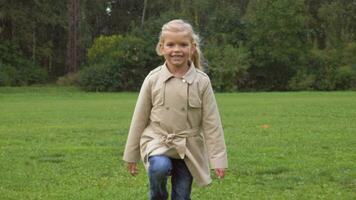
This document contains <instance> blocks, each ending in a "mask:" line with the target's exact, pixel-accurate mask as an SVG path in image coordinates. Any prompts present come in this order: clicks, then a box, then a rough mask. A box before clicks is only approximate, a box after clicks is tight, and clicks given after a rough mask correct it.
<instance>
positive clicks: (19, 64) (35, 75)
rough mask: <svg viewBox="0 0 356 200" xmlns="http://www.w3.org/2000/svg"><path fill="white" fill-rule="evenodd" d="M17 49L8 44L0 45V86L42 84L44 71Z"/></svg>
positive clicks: (44, 75)
mask: <svg viewBox="0 0 356 200" xmlns="http://www.w3.org/2000/svg"><path fill="white" fill-rule="evenodd" d="M18 52H19V51H18V47H17V46H15V45H13V44H12V43H10V42H6V41H5V42H3V43H1V44H0V86H23V85H31V84H38V83H44V82H46V81H47V80H48V74H47V72H46V70H44V69H42V68H41V67H40V66H38V65H37V64H35V63H33V62H31V61H30V60H27V59H26V58H24V56H22V55H21V54H19V53H18Z"/></svg>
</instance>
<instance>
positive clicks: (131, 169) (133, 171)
mask: <svg viewBox="0 0 356 200" xmlns="http://www.w3.org/2000/svg"><path fill="white" fill-rule="evenodd" d="M127 170H129V173H130V174H131V175H132V176H136V175H137V174H138V170H137V165H136V163H134V162H129V163H127Z"/></svg>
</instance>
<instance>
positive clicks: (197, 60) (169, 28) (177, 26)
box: [156, 19, 203, 69]
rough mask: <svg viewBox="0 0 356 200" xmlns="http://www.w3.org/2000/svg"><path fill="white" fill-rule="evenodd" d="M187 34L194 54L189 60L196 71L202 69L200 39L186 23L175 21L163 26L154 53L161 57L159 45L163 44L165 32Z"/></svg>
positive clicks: (179, 20)
mask: <svg viewBox="0 0 356 200" xmlns="http://www.w3.org/2000/svg"><path fill="white" fill-rule="evenodd" d="M183 31H185V32H187V33H188V34H189V35H190V37H191V42H192V44H195V46H196V47H195V48H196V50H195V52H194V53H193V55H192V57H191V59H192V62H193V63H194V65H195V67H196V68H198V69H202V68H203V67H202V64H201V62H202V61H201V59H202V52H201V50H200V44H199V43H200V38H199V36H198V35H197V34H196V33H195V32H194V30H193V27H192V25H190V24H189V23H188V22H185V21H183V20H181V19H175V20H172V21H169V22H168V23H166V24H164V25H163V26H162V30H161V33H160V35H159V41H158V43H157V46H156V52H157V54H158V55H159V56H162V54H161V49H160V47H161V44H163V42H164V35H165V33H166V32H183Z"/></svg>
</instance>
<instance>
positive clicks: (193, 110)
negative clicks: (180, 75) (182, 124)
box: [188, 87, 202, 128]
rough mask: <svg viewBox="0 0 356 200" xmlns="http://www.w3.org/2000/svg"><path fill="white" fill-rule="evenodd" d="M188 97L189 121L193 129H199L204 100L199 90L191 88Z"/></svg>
mask: <svg viewBox="0 0 356 200" xmlns="http://www.w3.org/2000/svg"><path fill="white" fill-rule="evenodd" d="M188 95H189V97H188V121H189V123H190V125H191V126H192V128H196V127H199V126H200V124H201V118H202V100H201V99H200V96H199V91H198V89H197V88H194V87H191V88H189V94H188Z"/></svg>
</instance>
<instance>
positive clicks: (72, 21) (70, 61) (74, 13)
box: [67, 0, 80, 72]
mask: <svg viewBox="0 0 356 200" xmlns="http://www.w3.org/2000/svg"><path fill="white" fill-rule="evenodd" d="M70 2H71V3H70V7H69V33H68V47H67V48H68V49H67V72H77V71H78V64H79V53H78V52H79V17H80V7H79V6H80V5H79V4H80V0H71V1H70Z"/></svg>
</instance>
